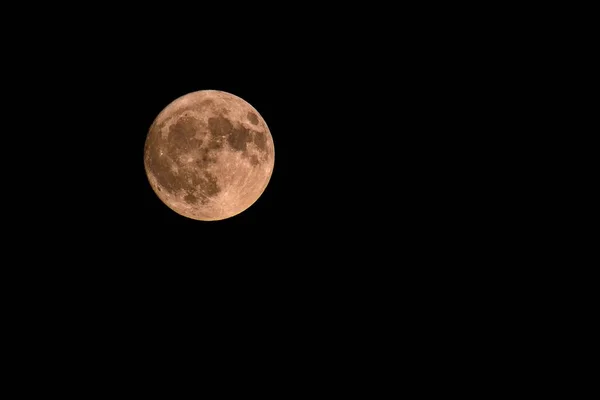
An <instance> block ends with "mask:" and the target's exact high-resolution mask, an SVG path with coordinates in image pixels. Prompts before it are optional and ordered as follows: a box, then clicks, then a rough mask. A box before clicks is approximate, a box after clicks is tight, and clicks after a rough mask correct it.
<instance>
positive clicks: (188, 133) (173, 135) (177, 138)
mask: <svg viewBox="0 0 600 400" xmlns="http://www.w3.org/2000/svg"><path fill="white" fill-rule="evenodd" d="M199 129H200V123H199V121H198V120H197V119H195V118H192V117H188V116H182V117H181V118H179V119H178V120H177V122H175V123H174V124H173V125H171V127H170V128H169V145H171V146H174V147H177V148H182V149H183V148H188V149H189V148H191V147H193V146H198V145H199V143H195V142H198V139H196V138H194V136H195V135H196V132H198V130H199Z"/></svg>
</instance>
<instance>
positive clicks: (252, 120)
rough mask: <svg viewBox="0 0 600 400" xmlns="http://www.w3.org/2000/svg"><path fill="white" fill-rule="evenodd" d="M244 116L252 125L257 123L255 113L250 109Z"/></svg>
mask: <svg viewBox="0 0 600 400" xmlns="http://www.w3.org/2000/svg"><path fill="white" fill-rule="evenodd" d="M246 117H247V118H248V121H250V123H251V124H252V125H258V116H257V115H256V114H254V113H253V112H252V111H248V115H247V116H246Z"/></svg>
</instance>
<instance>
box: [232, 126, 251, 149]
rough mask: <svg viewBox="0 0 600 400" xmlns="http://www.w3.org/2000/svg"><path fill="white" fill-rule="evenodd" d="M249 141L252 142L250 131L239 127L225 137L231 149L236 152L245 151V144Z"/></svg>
mask: <svg viewBox="0 0 600 400" xmlns="http://www.w3.org/2000/svg"><path fill="white" fill-rule="evenodd" d="M250 140H252V136H251V134H250V131H249V130H248V129H246V128H244V127H243V126H241V125H240V126H238V127H236V128H235V129H233V130H232V131H231V133H230V134H229V136H228V137H227V141H228V142H229V145H230V146H231V148H232V149H234V150H237V151H246V144H247V143H248V142H249V141H250Z"/></svg>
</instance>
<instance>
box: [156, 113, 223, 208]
mask: <svg viewBox="0 0 600 400" xmlns="http://www.w3.org/2000/svg"><path fill="white" fill-rule="evenodd" d="M198 129H200V128H199V123H198V121H197V120H196V119H194V118H192V117H187V116H182V117H181V118H180V119H179V120H177V121H176V122H175V123H174V124H173V125H171V127H170V129H169V135H168V139H166V140H165V139H163V138H162V135H161V131H160V130H157V129H156V126H154V130H152V131H151V132H150V133H149V135H148V139H147V141H146V158H145V161H146V167H147V169H148V171H149V172H150V173H151V174H152V175H154V177H155V178H156V181H157V183H158V186H160V187H161V188H162V189H164V190H166V191H168V192H169V193H171V194H176V193H177V192H179V191H181V190H183V191H186V192H188V195H189V194H190V193H192V192H194V191H195V190H199V191H201V192H202V193H204V194H205V195H206V196H209V197H210V196H214V195H216V194H217V193H219V192H220V190H221V189H220V188H219V186H218V185H217V179H216V178H215V177H214V176H212V175H211V174H209V173H208V172H206V171H203V169H205V167H206V166H207V165H208V164H210V163H214V162H216V159H215V158H214V157H213V156H212V154H211V153H210V149H201V154H200V159H197V160H196V163H197V164H198V167H196V166H193V165H192V166H190V165H189V164H187V163H180V162H178V160H179V158H180V157H179V156H181V155H182V154H185V153H186V152H189V151H193V150H194V149H199V148H200V145H201V143H202V141H201V140H198V139H195V138H194V135H195V134H196V132H197V131H198ZM212 147H215V145H214V144H213V145H212ZM161 151H162V153H163V154H162V155H161V154H160V153H161ZM174 167H177V170H178V172H177V173H176V172H175V171H174ZM157 189H158V190H159V191H160V189H159V188H158V187H157ZM191 196H193V195H191ZM193 197H195V196H193ZM184 200H185V201H186V202H192V201H193V198H192V197H187V196H186V198H184ZM202 200H204V201H206V199H200V201H202ZM195 201H196V202H197V201H198V199H197V198H196V200H195Z"/></svg>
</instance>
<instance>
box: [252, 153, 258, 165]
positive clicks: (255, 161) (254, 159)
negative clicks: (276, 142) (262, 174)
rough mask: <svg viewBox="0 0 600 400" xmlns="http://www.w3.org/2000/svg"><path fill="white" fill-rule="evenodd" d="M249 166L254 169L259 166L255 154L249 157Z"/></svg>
mask: <svg viewBox="0 0 600 400" xmlns="http://www.w3.org/2000/svg"><path fill="white" fill-rule="evenodd" d="M250 164H252V165H253V166H255V167H256V166H257V165H258V164H259V162H258V157H257V156H256V154H252V155H251V156H250Z"/></svg>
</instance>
